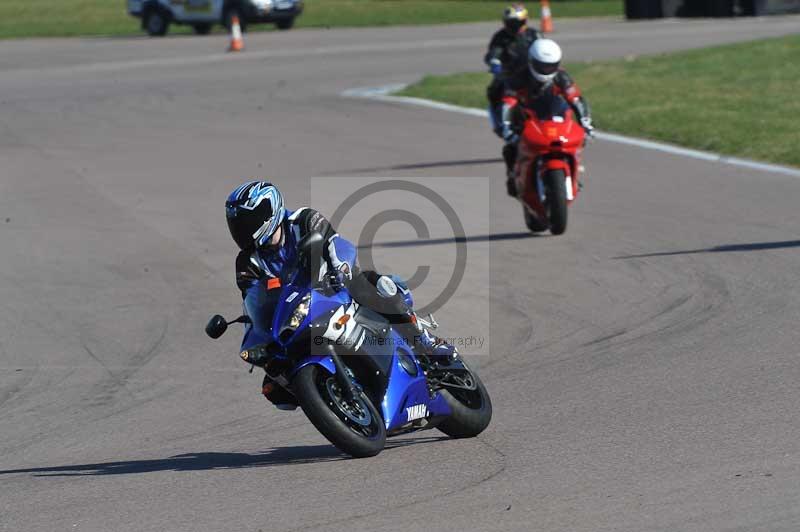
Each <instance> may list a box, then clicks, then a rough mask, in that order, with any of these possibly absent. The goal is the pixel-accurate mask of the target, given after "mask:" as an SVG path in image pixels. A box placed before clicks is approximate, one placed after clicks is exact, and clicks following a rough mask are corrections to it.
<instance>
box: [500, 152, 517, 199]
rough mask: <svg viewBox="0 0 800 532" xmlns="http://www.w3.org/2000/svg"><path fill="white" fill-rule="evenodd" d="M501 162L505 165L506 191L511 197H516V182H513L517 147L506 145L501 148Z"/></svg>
mask: <svg viewBox="0 0 800 532" xmlns="http://www.w3.org/2000/svg"><path fill="white" fill-rule="evenodd" d="M503 160H504V161H505V163H506V191H507V192H508V195H509V196H511V197H516V196H517V182H516V180H515V173H514V164H515V163H516V162H517V146H516V144H513V143H510V142H509V143H506V144H505V145H504V146H503Z"/></svg>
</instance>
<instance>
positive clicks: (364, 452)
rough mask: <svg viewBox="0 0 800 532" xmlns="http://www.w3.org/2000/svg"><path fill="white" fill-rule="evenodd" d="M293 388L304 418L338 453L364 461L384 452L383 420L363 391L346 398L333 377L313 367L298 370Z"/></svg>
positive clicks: (384, 433) (317, 367)
mask: <svg viewBox="0 0 800 532" xmlns="http://www.w3.org/2000/svg"><path fill="white" fill-rule="evenodd" d="M292 387H293V391H294V395H295V397H297V400H298V402H299V403H300V407H301V408H302V409H303V412H304V413H305V414H306V417H308V419H309V421H311V423H312V424H313V425H314V426H315V427H316V428H317V430H318V431H319V432H320V433H321V434H322V435H323V436H325V437H326V438H327V439H328V441H329V442H331V443H332V444H333V445H335V446H336V447H337V448H338V449H339V450H340V451H342V452H345V453H347V454H349V455H350V456H353V457H355V458H364V457H367V456H375V455H376V454H378V453H379V452H381V451H382V450H383V446H384V444H385V443H386V427H385V426H384V424H383V418H382V417H381V415H380V413H379V412H378V410H377V409H376V408H375V406H374V405H373V404H372V401H370V400H369V398H368V397H367V396H366V395H365V394H364V393H363V392H362V393H360V397H355V398H353V399H346V398H345V396H344V394H343V393H342V389H341V386H340V385H339V382H338V381H337V379H336V377H335V376H334V375H331V374H330V373H328V372H327V371H326V370H325V369H323V368H321V367H319V366H317V365H316V364H311V365H308V366H306V367H304V368H303V369H301V370H300V371H299V372H298V373H297V375H296V376H295V378H294V380H293V381H292Z"/></svg>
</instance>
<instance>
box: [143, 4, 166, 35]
mask: <svg viewBox="0 0 800 532" xmlns="http://www.w3.org/2000/svg"><path fill="white" fill-rule="evenodd" d="M142 26H143V27H144V30H145V31H146V32H147V34H148V35H149V36H151V37H163V36H164V35H166V34H167V30H168V29H169V17H168V16H167V14H166V13H164V12H163V11H162V10H160V9H149V10H148V11H147V13H145V15H144V19H143V20H142Z"/></svg>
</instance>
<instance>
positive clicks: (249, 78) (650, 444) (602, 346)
mask: <svg viewBox="0 0 800 532" xmlns="http://www.w3.org/2000/svg"><path fill="white" fill-rule="evenodd" d="M492 27H493V26H491V25H485V24H484V25H480V24H479V25H467V26H455V27H448V28H421V29H419V28H394V29H380V30H372V29H364V30H335V31H333V30H332V31H293V32H289V33H280V34H278V33H271V34H259V35H250V36H248V40H247V46H248V51H247V52H246V53H245V54H241V55H238V56H225V55H224V54H222V53H220V52H222V51H223V50H224V48H225V40H224V38H223V37H209V38H183V37H179V38H168V39H162V40H149V39H89V40H30V41H17V42H5V43H3V45H2V53H0V69H2V75H1V76H0V168H2V170H0V249H1V250H2V253H1V254H0V302H2V303H1V304H0V330H1V331H2V336H1V337H0V529H1V530H4V531H6V530H7V531H40V530H41V531H56V530H92V531H116V530H137V531H164V530H167V531H178V530H187V531H198V530H211V531H217V530H236V531H254V532H255V531H257V530H265V531H266V530H270V531H284V530H301V529H303V530H343V529H347V530H365V531H376V530H401V529H410V530H414V529H419V530H520V531H522V530H526V531H527V530H546V531H561V530H564V531H571V532H575V531H602V530H625V531H632V532H633V531H635V532H641V531H650V530H653V531H655V530H662V531H670V532H672V531H678V530H680V531H689V530H697V531H709V530H730V531H733V530H739V531H754V530H769V531H778V530H787V531H789V530H797V529H798V527H800V491H798V489H797V488H798V485H800V443H798V442H800V414H798V409H797V404H798V402H799V401H800V387H798V385H797V382H798V378H800V364H798V359H797V357H798V350H799V349H798V332H797V325H796V317H797V315H798V311H800V304H799V303H798V301H799V300H800V298H798V296H799V295H800V294H798V283H797V280H798V273H797V272H798V271H800V259H798V248H800V240H798V236H797V235H798V231H797V230H798V227H800V210H799V209H797V197H798V195H800V181H798V180H797V179H793V178H790V177H782V176H778V175H774V174H766V173H759V172H756V171H752V170H745V169H738V168H734V167H730V166H723V165H719V164H715V163H710V162H704V161H697V160H689V159H685V158H681V157H678V156H674V155H668V154H662V153H656V152H652V151H647V150H643V149H640V148H635V147H625V146H620V145H615V144H608V143H603V142H596V143H595V144H594V145H592V146H591V147H590V150H589V151H588V153H587V157H586V164H587V167H588V169H589V174H588V177H587V179H586V188H585V190H584V193H583V195H582V196H581V197H580V198H579V201H578V202H577V203H576V205H575V206H574V208H573V209H572V210H571V213H570V214H571V217H572V218H571V222H570V227H569V229H568V231H567V233H566V235H564V236H561V237H557V238H553V237H529V236H528V235H526V234H525V231H524V226H523V223H522V216H521V212H520V208H519V206H518V205H516V204H515V203H514V202H513V201H512V200H511V199H509V198H507V197H506V196H505V195H504V192H503V190H502V189H503V184H502V177H501V173H502V170H501V167H500V164H499V163H497V162H489V163H487V162H486V159H493V158H495V157H496V156H497V149H498V144H497V142H496V141H495V140H494V139H493V138H492V136H491V134H490V133H489V131H488V129H487V128H486V127H485V125H484V124H483V123H481V121H480V120H476V119H475V118H472V117H467V116H461V115H457V114H451V113H446V112H441V111H433V110H428V109H415V108H408V107H403V106H395V105H390V104H385V103H379V102H365V101H358V100H352V99H344V98H341V97H340V96H339V93H340V91H342V90H344V89H347V88H351V87H358V86H377V85H383V84H387V83H403V82H409V81H413V80H414V79H416V78H418V77H419V76H420V75H422V74H425V73H428V72H447V71H459V70H467V69H470V70H476V69H478V68H480V67H479V63H478V62H479V61H480V55H481V52H482V47H483V44H484V40H485V38H486V36H487V35H488V33H489V31H490V30H491V29H492ZM798 28H800V19H798V18H771V19H763V20H738V21H733V22H731V21H714V22H708V21H686V22H669V21H667V22H655V23H641V24H626V23H620V22H615V21H608V20H607V21H580V22H563V21H561V22H559V21H557V29H558V31H559V33H558V34H557V37H558V38H559V39H560V40H561V41H562V42H563V43H564V47H565V50H566V54H567V56H568V57H569V58H571V59H588V58H602V57H612V56H625V55H628V54H640V53H650V52H657V51H663V50H669V49H678V48H686V47H694V46H702V45H708V44H713V43H722V42H729V41H735V40H745V39H749V38H756V37H760V36H769V35H777V34H785V33H790V32H794V31H797V30H798ZM590 96H591V95H590ZM409 165H417V166H416V167H413V166H409ZM260 174H268V175H269V176H270V177H271V178H272V179H273V180H274V181H276V182H277V183H279V184H280V185H281V187H282V188H283V190H284V193H285V196H286V198H287V201H288V202H289V203H290V205H302V204H304V203H306V202H308V201H309V198H310V196H311V195H312V192H311V191H310V190H311V188H310V184H309V180H308V178H309V176H321V175H326V176H331V177H330V179H337V178H336V177H333V176H337V175H373V176H418V177H419V176H431V177H433V176H472V177H475V178H476V179H477V180H476V183H477V182H479V180H480V178H481V177H482V178H484V179H483V182H486V178H490V179H491V194H489V195H487V196H486V198H485V201H486V208H487V209H488V210H487V212H489V213H490V215H489V216H488V217H487V218H486V219H488V220H490V222H489V226H488V227H486V228H484V229H483V230H482V229H480V228H475V227H473V226H471V225H469V224H468V227H467V232H468V237H469V246H470V247H469V251H470V257H471V259H470V260H471V261H477V262H481V261H483V262H484V263H488V264H490V273H489V274H487V276H485V277H484V278H482V279H479V278H478V279H476V278H472V279H469V282H470V283H473V284H474V285H475V286H483V287H484V289H485V288H486V287H487V286H488V288H489V289H490V290H485V292H484V294H488V293H489V292H490V294H491V297H482V298H474V297H473V298H470V297H469V291H462V292H460V294H457V295H456V296H454V297H453V298H452V299H451V300H450V301H449V302H448V304H447V305H446V306H445V308H443V309H442V310H441V311H440V312H439V313H438V316H437V317H438V319H439V321H440V322H441V323H442V326H443V329H444V330H445V332H446V333H447V334H453V335H465V334H470V333H474V332H476V331H479V332H481V333H483V334H489V335H490V342H491V353H490V354H489V355H486V356H475V357H473V358H472V360H473V361H474V363H475V365H477V366H478V367H480V373H481V375H482V377H483V380H484V381H485V383H486V384H487V386H488V388H489V391H490V392H491V394H492V397H493V400H494V407H495V409H494V410H495V413H494V419H493V422H492V425H491V426H490V428H489V429H488V430H487V431H486V432H485V433H484V434H482V435H481V436H480V437H478V438H476V439H472V440H459V441H455V440H448V439H446V438H443V437H442V435H441V434H440V433H438V432H436V431H431V432H423V433H419V434H416V435H411V436H407V437H402V438H399V439H396V440H390V443H389V445H388V447H387V449H386V450H385V451H384V452H383V453H382V454H381V455H379V456H378V457H376V458H373V459H366V460H349V459H346V458H345V457H344V456H342V455H341V454H340V453H338V452H337V451H336V450H335V449H334V448H332V447H331V446H330V445H328V443H327V442H326V441H325V440H324V439H323V438H322V437H321V436H320V435H319V434H317V433H316V432H315V430H314V429H313V428H312V426H311V425H310V424H309V423H308V422H307V420H306V419H305V417H304V416H303V414H302V413H301V412H300V411H297V412H294V413H284V412H278V411H275V410H273V409H271V408H270V407H269V406H268V404H267V403H266V402H265V401H264V399H263V398H261V397H260V394H259V388H260V377H259V376H257V374H253V375H250V374H248V373H247V371H246V369H247V368H246V367H245V366H243V364H242V363H241V362H240V361H239V360H238V359H237V358H236V353H237V347H238V341H239V337H238V333H236V332H234V333H229V334H228V335H226V336H225V337H223V339H222V340H220V341H218V342H212V341H210V340H209V339H208V338H206V337H205V335H204V334H203V333H202V328H203V325H204V323H205V321H206V319H207V317H208V316H209V315H210V314H212V313H213V312H217V311H218V312H223V313H225V314H227V315H229V316H234V315H235V314H236V312H237V310H238V305H239V303H238V295H237V293H236V290H235V286H234V284H233V279H232V276H233V255H234V249H233V244H232V242H231V241H230V240H229V237H228V235H227V230H226V227H225V223H224V219H223V213H222V202H223V199H224V197H225V195H226V194H227V192H228V191H229V190H230V189H232V188H233V187H234V186H235V185H236V184H238V183H239V182H240V181H241V180H243V179H244V178H245V177H247V176H251V175H260ZM454 196H457V192H456V191H454ZM439 229H440V228H437V227H434V228H433V229H432V235H431V237H430V238H429V239H428V241H424V240H423V241H416V240H415V239H414V238H412V237H413V234H410V233H411V232H410V231H408V230H407V228H406V231H405V233H403V228H402V227H399V226H398V227H395V228H394V229H393V230H392V231H394V233H396V234H389V233H391V232H392V231H389V233H387V234H385V235H383V236H381V235H379V237H380V238H385V240H387V241H396V240H397V238H396V237H402V236H403V235H405V237H406V239H407V240H408V241H409V244H408V245H406V246H405V247H404V246H403V245H400V246H398V247H399V249H401V250H403V251H405V253H401V254H399V255H395V257H396V258H393V259H392V264H390V265H385V266H384V267H391V268H393V269H394V270H395V271H399V272H401V273H408V272H409V271H413V267H414V266H415V265H416V263H417V262H415V261H418V260H419V256H422V255H424V256H425V258H426V259H428V260H429V261H430V263H431V264H432V265H433V266H434V269H435V268H436V266H437V265H438V262H437V261H438V260H439V257H444V258H443V259H442V262H443V264H442V268H443V269H444V268H446V267H449V266H447V265H446V264H444V262H446V261H445V258H446V257H448V256H449V255H448V253H450V251H451V248H452V247H453V245H452V242H449V241H448V239H447V238H446V237H447V235H446V234H444V232H443V231H439ZM387 231H388V230H387ZM442 235H444V237H442ZM440 237H441V238H440ZM384 251H386V252H387V253H388V252H389V251H390V250H389V248H381V247H380V246H378V247H376V248H375V255H376V257H381V253H383V252H384ZM395 251H396V250H395ZM382 260H386V259H382ZM487 277H488V278H487ZM434 280H435V279H434ZM435 289H436V286H435V283H433V284H432V285H431V286H430V287H423V288H422V289H421V290H420V294H419V297H421V298H423V299H424V297H425V296H426V291H434V290H435ZM489 323H490V324H491V325H490V326H489Z"/></svg>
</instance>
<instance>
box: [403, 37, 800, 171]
mask: <svg viewBox="0 0 800 532" xmlns="http://www.w3.org/2000/svg"><path fill="white" fill-rule="evenodd" d="M567 69H568V70H569V72H570V74H572V76H573V77H574V78H575V79H576V81H577V83H578V84H579V85H580V87H581V89H582V90H583V92H584V94H585V95H586V97H587V99H588V100H589V102H590V103H591V105H592V111H593V115H594V119H595V124H596V125H597V127H598V128H599V129H602V130H607V131H615V132H618V133H622V134H625V135H632V136H636V137H647V138H651V139H657V140H661V141H666V142H670V143H674V144H679V145H682V146H688V147H691V148H697V149H701V150H708V151H713V152H719V153H724V154H727V155H735V156H739V157H747V158H752V159H759V160H763V161H771V162H775V163H782V164H789V165H794V166H800V149H798V146H800V126H798V125H797V120H798V117H800V99H798V98H797V94H796V92H797V90H798V87H800V36H797V35H795V36H791V37H785V38H778V39H768V40H764V41H757V42H750V43H743V44H735V45H728V46H720V47H715V48H707V49H701V50H693V51H690V52H681V53H676V54H665V55H659V56H649V57H640V58H636V57H629V58H627V59H625V60H618V61H604V62H597V63H580V64H572V65H567ZM488 80H489V76H488V75H487V74H482V73H470V74H456V75H453V76H443V77H435V76H429V77H426V78H424V79H423V80H422V81H421V82H420V83H418V84H416V85H413V86H411V87H409V88H407V89H406V90H404V91H403V92H402V93H401V94H404V95H407V96H416V97H420V98H430V99H433V100H439V101H444V102H450V103H455V104H458V105H465V106H469V107H485V105H486V101H485V99H484V98H485V96H484V94H485V92H484V88H485V86H486V84H487V83H488Z"/></svg>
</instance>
